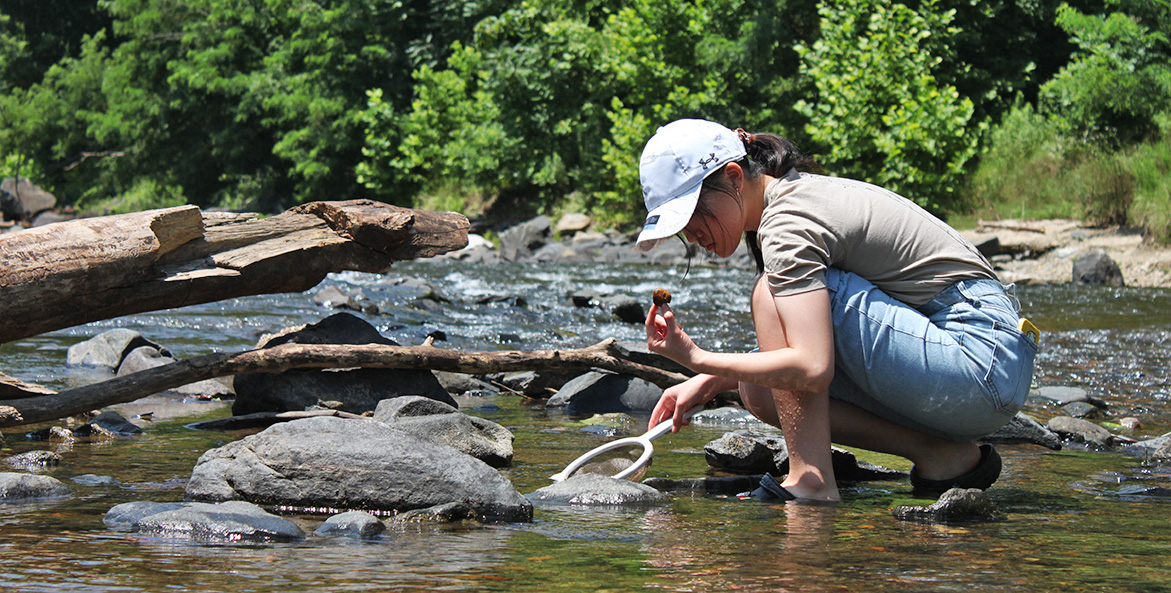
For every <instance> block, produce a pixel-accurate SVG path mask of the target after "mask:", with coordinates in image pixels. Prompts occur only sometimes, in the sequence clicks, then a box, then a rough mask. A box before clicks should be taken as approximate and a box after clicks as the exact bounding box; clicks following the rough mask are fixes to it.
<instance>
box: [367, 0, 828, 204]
mask: <svg viewBox="0 0 1171 593" xmlns="http://www.w3.org/2000/svg"><path fill="white" fill-rule="evenodd" d="M804 6H805V3H792V6H791V7H790V6H789V5H788V3H786V2H778V1H766V0H761V1H756V0H714V1H711V2H701V3H664V2H654V1H650V0H635V1H633V2H624V3H619V2H588V3H582V2H574V1H570V0H534V1H531V2H525V3H522V4H518V5H515V6H513V7H512V8H511V9H510V10H508V11H506V12H504V13H503V14H501V15H500V16H498V17H492V18H488V19H485V20H484V21H483V22H481V23H480V25H479V26H478V27H477V29H476V35H475V38H474V39H473V40H472V41H471V42H470V43H469V44H467V45H460V46H458V47H457V48H455V49H454V50H453V52H452V54H451V57H450V59H449V61H448V67H447V68H446V69H439V68H434V69H432V68H427V69H420V70H419V71H417V72H416V73H415V79H416V91H417V94H416V98H415V101H414V102H413V103H412V107H411V110H410V111H409V112H408V113H404V114H403V115H402V117H401V118H396V117H395V116H394V115H393V113H392V112H391V111H390V110H388V109H387V108H386V106H385V105H384V104H380V103H378V102H377V101H375V102H373V103H372V104H371V107H370V115H371V117H369V118H367V121H368V122H370V123H369V125H368V128H367V139H366V142H367V151H366V155H367V158H366V160H365V161H364V162H363V164H362V166H361V170H362V171H363V179H366V180H367V182H366V183H367V185H368V186H370V187H371V188H372V189H377V190H379V191H385V190H386V189H387V187H388V184H389V183H390V181H391V180H394V179H403V178H408V179H411V180H413V181H415V182H417V183H418V184H419V187H421V188H422V191H423V193H424V194H425V195H436V194H445V193H448V194H452V193H453V194H456V195H455V196H454V201H453V203H460V202H461V201H462V202H463V203H467V201H468V200H470V199H485V198H486V199H493V198H494V199H496V200H497V201H496V204H495V206H496V207H497V208H501V209H503V210H505V211H507V212H508V213H509V215H511V216H517V215H518V213H522V212H526V213H532V212H536V211H542V210H549V209H551V208H554V207H555V205H556V204H558V203H560V202H562V201H563V200H565V199H566V196H570V195H572V196H573V199H574V200H575V203H576V204H578V205H580V206H582V207H585V208H588V209H591V210H593V212H594V213H595V215H599V216H600V217H602V218H606V219H608V220H609V221H610V222H614V223H620V222H630V221H632V220H634V219H636V218H638V217H639V212H640V211H641V201H640V199H639V198H640V196H641V193H640V192H639V184H638V171H637V167H638V154H639V153H640V152H641V150H642V146H643V144H644V143H645V142H646V140H647V139H648V138H649V137H650V136H651V135H652V134H653V133H654V130H655V128H657V127H658V126H659V125H662V124H664V123H667V122H668V121H670V120H672V119H676V118H679V117H707V118H710V119H714V120H717V121H722V122H725V123H727V124H728V125H732V126H744V127H746V128H758V129H759V128H763V129H765V130H769V131H779V132H785V131H786V130H788V131H796V132H797V133H798V134H800V131H801V124H800V120H801V117H800V116H799V115H798V114H796V113H795V111H794V110H793V107H792V105H793V103H794V102H795V101H796V99H797V97H798V95H799V93H798V92H797V91H798V89H799V88H800V87H799V86H798V85H797V84H794V83H793V82H792V80H791V79H792V78H794V77H795V75H796V72H797V56H796V54H795V53H794V52H793V50H792V44H793V43H794V40H795V39H797V38H799V37H800V35H807V34H808V33H809V32H810V31H815V30H816V16H815V14H814V13H813V12H812V10H810V9H805V8H803V7H804ZM729 15H736V17H735V18H729ZM396 135H401V136H396Z"/></svg>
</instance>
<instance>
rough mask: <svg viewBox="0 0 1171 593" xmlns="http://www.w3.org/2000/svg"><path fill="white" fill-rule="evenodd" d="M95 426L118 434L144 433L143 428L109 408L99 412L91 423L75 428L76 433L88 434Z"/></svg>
mask: <svg viewBox="0 0 1171 593" xmlns="http://www.w3.org/2000/svg"><path fill="white" fill-rule="evenodd" d="M94 427H99V428H102V429H105V430H108V431H110V432H112V433H114V434H116V435H118V436H134V435H136V434H142V429H141V428H139V426H138V425H137V424H135V423H133V422H131V421H129V420H127V419H126V418H125V417H124V416H122V415H121V414H119V413H118V412H114V411H110V410H107V411H105V412H102V413H101V414H98V415H97V416H95V417H94V419H93V420H90V421H89V424H87V425H83V426H80V427H78V428H77V429H76V430H74V431H73V432H74V434H77V435H82V436H88V435H90V434H92V433H93V432H95V430H94Z"/></svg>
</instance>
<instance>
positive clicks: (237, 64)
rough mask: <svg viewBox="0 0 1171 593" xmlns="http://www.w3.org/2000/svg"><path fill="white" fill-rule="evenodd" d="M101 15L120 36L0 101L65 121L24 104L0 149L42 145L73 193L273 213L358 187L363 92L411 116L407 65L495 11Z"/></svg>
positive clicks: (324, 9) (372, 7) (368, 1)
mask: <svg viewBox="0 0 1171 593" xmlns="http://www.w3.org/2000/svg"><path fill="white" fill-rule="evenodd" d="M9 1H16V0H9ZM99 6H100V7H101V8H102V9H103V10H104V11H105V13H106V14H108V15H109V16H110V18H111V19H112V21H113V30H112V32H111V34H110V35H105V34H100V33H99V34H97V35H94V36H93V37H91V38H88V41H86V45H85V46H84V47H83V50H82V56H81V57H79V58H72V57H69V58H65V59H64V60H63V61H62V62H60V64H58V65H57V66H54V68H52V69H50V71H49V74H47V75H46V76H45V79H44V80H43V81H42V82H40V83H37V84H34V85H32V86H30V87H29V88H28V89H26V90H24V91H22V92H19V93H14V94H12V95H11V96H10V97H8V98H4V99H0V109H5V110H11V111H15V110H18V109H19V108H20V107H21V106H22V105H29V104H34V103H39V104H43V110H47V111H46V113H52V114H56V115H54V117H55V118H60V122H51V121H49V118H48V117H40V116H39V114H38V113H33V112H31V111H29V110H27V109H26V111H25V112H23V115H22V116H21V118H22V121H23V122H25V123H22V125H21V126H20V128H21V129H19V130H14V131H12V133H8V134H3V135H0V149H6V148H7V147H11V146H31V147H33V148H32V149H31V152H34V153H36V155H37V158H38V159H44V160H45V162H49V159H55V160H56V161H57V166H55V167H50V169H51V171H50V172H51V174H52V176H53V177H54V181H56V182H57V183H58V185H60V186H62V187H66V188H69V190H68V191H67V194H68V196H70V197H72V198H77V197H85V198H87V199H103V198H105V197H108V196H113V195H115V194H118V193H120V192H125V191H129V190H130V189H132V188H136V187H137V188H143V187H166V188H170V189H168V190H167V191H168V192H170V193H169V195H173V194H174V192H176V191H179V192H181V193H182V194H184V195H186V197H187V198H188V199H189V200H191V201H192V202H195V203H201V204H210V203H215V202H228V203H232V204H239V203H240V202H242V201H245V200H249V199H251V200H254V201H255V202H256V203H255V204H253V206H254V207H261V208H271V207H278V206H281V205H284V204H286V203H288V202H292V201H301V200H308V199H342V198H348V197H353V196H356V195H360V194H361V193H363V190H362V188H361V186H360V185H359V184H358V183H357V177H356V173H355V170H354V166H355V164H356V163H357V162H358V161H359V159H360V154H361V152H360V151H361V147H362V142H363V138H362V134H361V131H362V128H361V123H360V118H359V114H360V113H361V112H362V111H363V110H364V109H365V106H366V101H367V97H366V91H367V90H368V89H370V88H374V87H380V88H383V89H384V90H385V93H386V95H385V96H386V97H387V98H388V99H389V100H391V101H392V102H393V103H394V104H395V105H396V106H397V107H398V108H400V109H401V108H402V107H404V106H405V105H406V104H407V103H408V102H409V100H410V97H411V79H410V72H411V71H412V70H413V69H414V68H415V67H416V66H417V65H418V64H420V63H428V62H437V61H439V60H441V59H442V58H443V57H444V56H445V53H444V52H445V51H446V49H445V48H447V47H448V46H449V45H450V43H451V41H453V40H456V39H459V38H460V37H461V35H467V34H469V33H470V29H468V28H467V27H470V23H472V22H475V21H476V20H478V18H479V12H480V11H481V10H485V9H490V8H491V7H492V6H493V4H492V3H491V2H475V1H470V0H462V1H461V0H455V1H451V2H440V3H435V2H427V1H424V0H409V1H404V2H385V1H383V0H320V1H311V0H187V1H185V2H176V1H174V0H101V2H100V4H99ZM461 23H462V24H463V26H464V28H463V29H461V28H460V24H461ZM75 70H76V71H77V72H74V71H75ZM78 79H80V80H78ZM81 83H84V84H81ZM75 84H80V86H78V88H76V89H74V88H66V86H65V85H69V86H73V85H75ZM95 88H96V96H95ZM82 94H84V95H85V96H84V99H83V98H82V97H80V96H79V95H82ZM71 114H76V115H71ZM78 120H80V125H75V124H73V123H71V122H77V121H78ZM59 124H60V125H59ZM56 127H68V130H60V129H55V128H56ZM60 132H64V133H60ZM79 135H80V137H79ZM86 155H90V156H89V157H86ZM96 155H105V157H106V158H96ZM115 155H116V158H115ZM83 157H86V158H83ZM145 181H150V182H151V183H154V184H156V185H150V184H145ZM68 199H69V198H67V200H68Z"/></svg>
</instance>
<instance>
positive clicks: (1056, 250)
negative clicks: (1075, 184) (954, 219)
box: [961, 220, 1171, 288]
mask: <svg viewBox="0 0 1171 593" xmlns="http://www.w3.org/2000/svg"><path fill="white" fill-rule="evenodd" d="M961 234H963V235H964V236H965V237H966V238H968V240H970V241H972V242H973V243H975V244H976V245H982V244H985V243H988V242H989V241H993V240H997V241H999V243H1000V247H999V254H998V255H994V256H992V262H993V264H995V265H996V268H997V271H998V272H999V273H1000V279H1001V280H1002V281H1004V282H1014V283H1017V284H1063V283H1067V282H1070V281H1071V279H1072V277H1073V262H1074V260H1076V259H1077V258H1078V256H1079V255H1082V254H1085V253H1088V252H1091V251H1094V250H1098V249H1100V250H1104V251H1105V252H1106V254H1107V255H1109V256H1110V259H1112V260H1114V262H1115V263H1117V264H1118V267H1119V268H1120V269H1121V270H1122V277H1123V280H1124V281H1125V283H1126V285H1127V286H1138V287H1146V288H1167V287H1171V248H1168V247H1166V246H1158V245H1153V244H1151V243H1149V242H1147V241H1145V240H1144V238H1143V236H1142V232H1141V231H1140V230H1137V229H1127V228H1119V227H1102V228H1098V227H1091V226H1087V225H1085V224H1083V223H1081V222H1080V221H1076V220H1028V221H1021V220H1001V221H996V222H984V223H982V224H981V225H980V226H978V227H977V228H975V229H969V230H965V231H961Z"/></svg>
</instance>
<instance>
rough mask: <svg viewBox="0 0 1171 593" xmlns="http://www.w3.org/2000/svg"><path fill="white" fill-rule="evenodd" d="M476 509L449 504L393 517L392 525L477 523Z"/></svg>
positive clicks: (458, 503)
mask: <svg viewBox="0 0 1171 593" xmlns="http://www.w3.org/2000/svg"><path fill="white" fill-rule="evenodd" d="M478 520H479V519H478V518H477V516H476V509H473V508H472V507H471V505H468V504H465V503H462V502H449V503H446V504H439V505H435V506H433V507H429V508H425V509H415V510H412V511H406V512H404V513H399V514H398V515H395V517H394V520H393V522H394V523H461V522H464V521H478Z"/></svg>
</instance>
